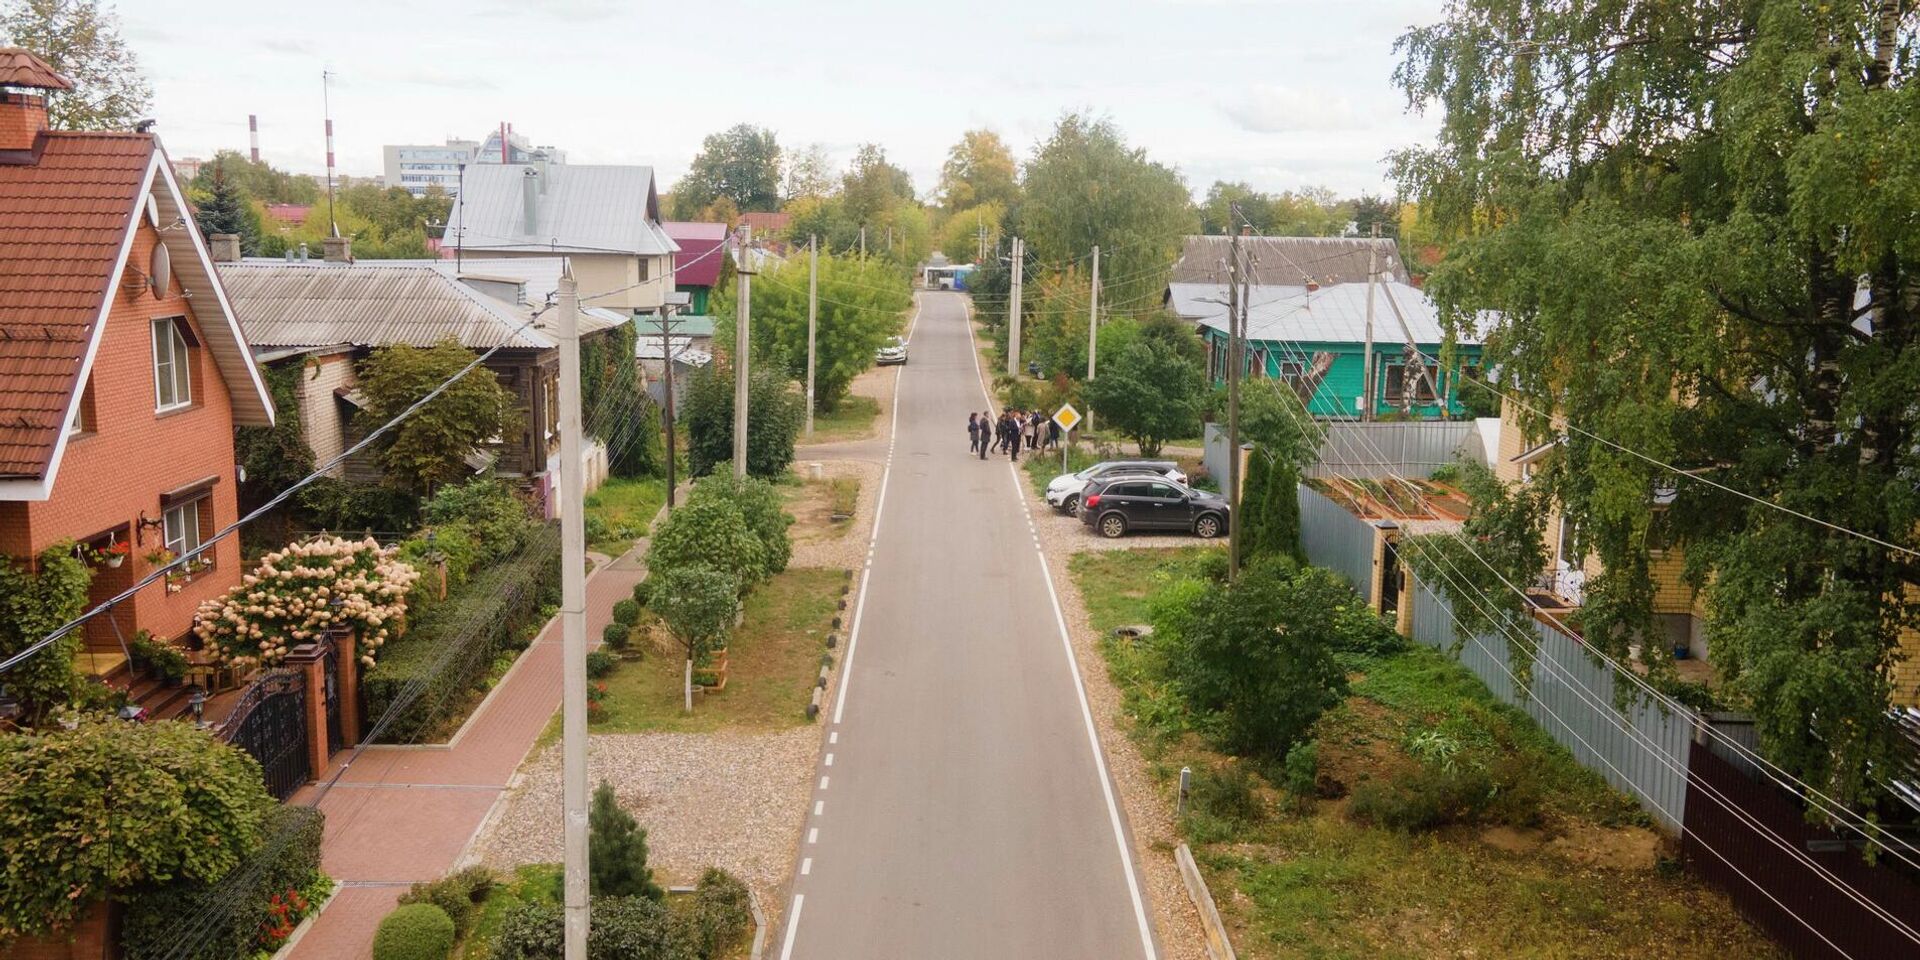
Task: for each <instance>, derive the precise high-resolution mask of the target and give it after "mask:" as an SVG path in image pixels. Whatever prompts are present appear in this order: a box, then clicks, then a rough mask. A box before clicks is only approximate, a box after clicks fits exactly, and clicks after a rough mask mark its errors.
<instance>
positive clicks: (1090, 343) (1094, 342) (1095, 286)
mask: <svg viewBox="0 0 1920 960" xmlns="http://www.w3.org/2000/svg"><path fill="white" fill-rule="evenodd" d="M1087 303H1088V306H1087V379H1088V380H1089V381H1091V380H1092V379H1093V361H1094V356H1093V355H1094V353H1095V352H1097V351H1098V350H1099V349H1100V245H1099V244H1094V246H1093V282H1092V283H1090V284H1088V286H1087ZM1081 429H1082V430H1092V429H1093V405H1092V404H1088V405H1087V422H1086V425H1085V426H1083V427H1082V428H1081ZM1062 469H1063V470H1064V469H1065V468H1062Z"/></svg>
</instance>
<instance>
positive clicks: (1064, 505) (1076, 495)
mask: <svg viewBox="0 0 1920 960" xmlns="http://www.w3.org/2000/svg"><path fill="white" fill-rule="evenodd" d="M1120 473H1138V474H1143V475H1145V474H1153V475H1157V476H1162V477H1166V478H1167V479H1169V480H1172V481H1173V482H1175V483H1179V484H1185V483H1186V482H1187V475H1186V474H1184V473H1181V472H1180V465H1179V464H1177V463H1174V462H1173V461H1172V460H1103V461H1101V462H1099V463H1096V464H1094V465H1093V466H1091V467H1088V468H1086V469H1085V470H1081V471H1079V472H1077V473H1063V474H1061V475H1059V476H1057V477H1054V478H1053V479H1052V480H1051V481H1049V482H1048V483H1047V503H1048V504H1049V505H1051V506H1052V507H1053V508H1054V509H1055V510H1059V511H1060V512H1062V513H1071V514H1073V515H1074V516H1079V515H1080V491H1081V490H1082V489H1083V488H1084V487H1086V485H1087V484H1088V483H1089V482H1091V481H1093V480H1097V479H1099V478H1101V477H1109V476H1113V475H1115V474H1120Z"/></svg>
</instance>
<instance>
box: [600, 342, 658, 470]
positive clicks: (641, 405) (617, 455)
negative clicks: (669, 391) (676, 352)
mask: <svg viewBox="0 0 1920 960" xmlns="http://www.w3.org/2000/svg"><path fill="white" fill-rule="evenodd" d="M639 336H640V333H639V331H638V330H637V329H635V326H634V323H623V324H621V325H619V326H617V327H614V328H613V329H612V330H609V331H607V332H606V333H604V334H601V335H599V336H589V337H583V338H582V339H581V341H580V406H581V409H582V410H584V411H586V417H587V420H588V423H587V428H588V429H589V430H590V431H592V432H593V435H594V436H595V437H597V438H599V440H600V441H601V442H602V443H605V444H606V445H607V453H608V455H609V462H608V469H609V470H610V471H612V473H613V475H614V476H616V477H650V476H653V475H654V474H656V473H658V472H659V471H660V466H661V456H662V445H661V437H660V409H659V407H657V406H656V405H655V404H654V402H653V399H652V398H651V397H648V396H647V394H646V391H644V390H642V389H641V387H640V369H639V366H638V365H637V364H635V363H634V361H633V357H634V349H635V343H636V341H637V340H638V339H639Z"/></svg>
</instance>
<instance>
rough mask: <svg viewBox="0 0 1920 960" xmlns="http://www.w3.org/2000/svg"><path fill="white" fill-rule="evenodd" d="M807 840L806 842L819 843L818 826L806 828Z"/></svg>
mask: <svg viewBox="0 0 1920 960" xmlns="http://www.w3.org/2000/svg"><path fill="white" fill-rule="evenodd" d="M807 842H808V843H819V842H820V828H819V827H808V828H807Z"/></svg>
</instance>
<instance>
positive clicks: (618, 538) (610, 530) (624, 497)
mask: <svg viewBox="0 0 1920 960" xmlns="http://www.w3.org/2000/svg"><path fill="white" fill-rule="evenodd" d="M666 502H667V485H666V482H665V481H663V480H654V479H646V480H634V479H628V478H625V477H608V478H607V482H605V483H603V484H601V485H600V489H598V490H595V491H594V492H592V493H589V494H587V513H586V517H587V521H586V522H587V530H588V546H589V547H590V548H591V549H593V550H596V551H598V552H600V553H604V554H606V555H608V556H610V557H617V556H619V555H621V554H623V553H626V552H627V549H628V548H629V547H632V546H633V541H634V540H635V539H638V538H640V537H644V536H646V535H647V525H648V524H649V523H652V522H653V516H654V514H656V513H659V512H660V506H661V504H664V503H666ZM623 533H624V534H627V535H623Z"/></svg>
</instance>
